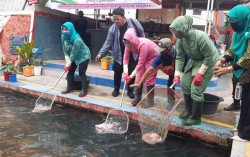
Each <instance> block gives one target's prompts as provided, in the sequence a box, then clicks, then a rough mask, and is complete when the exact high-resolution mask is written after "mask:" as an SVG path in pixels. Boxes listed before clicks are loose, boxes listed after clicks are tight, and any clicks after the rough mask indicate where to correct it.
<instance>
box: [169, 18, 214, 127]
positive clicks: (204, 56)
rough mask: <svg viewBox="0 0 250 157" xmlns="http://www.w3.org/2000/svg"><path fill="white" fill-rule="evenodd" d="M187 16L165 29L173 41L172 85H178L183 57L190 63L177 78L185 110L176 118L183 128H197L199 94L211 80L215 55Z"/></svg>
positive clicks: (201, 100)
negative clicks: (185, 126) (175, 41)
mask: <svg viewBox="0 0 250 157" xmlns="http://www.w3.org/2000/svg"><path fill="white" fill-rule="evenodd" d="M192 24H193V18H192V17H191V16H187V15H186V16H179V17H177V18H176V19H175V20H174V21H173V23H172V24H171V25H170V26H169V27H170V31H171V33H172V34H173V35H174V36H175V37H176V38H177V56H176V60H175V77H174V82H175V83H176V84H178V83H179V82H180V77H181V71H182V68H183V65H184V63H185V56H186V54H188V55H189V56H190V59H189V61H188V63H187V65H186V67H185V70H184V72H183V75H182V78H181V89H182V90H183V94H184V101H185V110H184V111H183V112H182V113H181V114H180V116H179V117H180V118H181V119H183V121H182V124H183V125H199V124H200V123H201V113H202V108H203V102H204V95H203V92H204V91H205V90H206V88H207V86H208V83H209V82H210V80H211V79H212V77H213V67H214V64H215V62H216V61H217V60H218V58H219V55H218V51H217V49H216V47H215V46H214V44H213V42H212V41H211V40H210V38H209V36H208V35H207V34H206V33H204V32H202V31H199V30H196V29H194V28H192Z"/></svg>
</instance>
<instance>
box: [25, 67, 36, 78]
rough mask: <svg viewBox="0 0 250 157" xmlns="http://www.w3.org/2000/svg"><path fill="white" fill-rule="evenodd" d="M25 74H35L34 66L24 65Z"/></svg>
mask: <svg viewBox="0 0 250 157" xmlns="http://www.w3.org/2000/svg"><path fill="white" fill-rule="evenodd" d="M23 75H24V76H33V75H34V67H23Z"/></svg>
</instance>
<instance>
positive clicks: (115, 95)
mask: <svg viewBox="0 0 250 157" xmlns="http://www.w3.org/2000/svg"><path fill="white" fill-rule="evenodd" d="M119 91H120V87H115V89H114V91H113V92H112V96H113V97H117V96H118V95H119V94H120V92H119Z"/></svg>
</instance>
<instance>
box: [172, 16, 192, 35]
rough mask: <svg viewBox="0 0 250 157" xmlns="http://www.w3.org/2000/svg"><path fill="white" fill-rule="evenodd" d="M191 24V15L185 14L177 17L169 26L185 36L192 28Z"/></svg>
mask: <svg viewBox="0 0 250 157" xmlns="http://www.w3.org/2000/svg"><path fill="white" fill-rule="evenodd" d="M192 25H193V17H191V16H188V15H185V16H179V17H177V18H176V19H175V20H174V21H173V22H172V24H171V25H170V26H169V27H170V28H172V29H174V30H176V31H178V32H181V33H183V34H184V36H185V35H186V34H187V33H188V32H189V31H190V30H191V29H192Z"/></svg>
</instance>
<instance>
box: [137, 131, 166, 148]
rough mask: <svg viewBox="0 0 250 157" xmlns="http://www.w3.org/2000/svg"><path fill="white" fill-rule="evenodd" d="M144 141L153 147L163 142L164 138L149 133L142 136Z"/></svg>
mask: <svg viewBox="0 0 250 157" xmlns="http://www.w3.org/2000/svg"><path fill="white" fill-rule="evenodd" d="M142 140H143V141H145V142H146V143H148V144H152V145H153V144H156V143H159V142H162V141H163V139H162V137H161V136H160V135H159V134H157V133H154V132H149V133H146V134H144V135H143V136H142Z"/></svg>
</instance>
